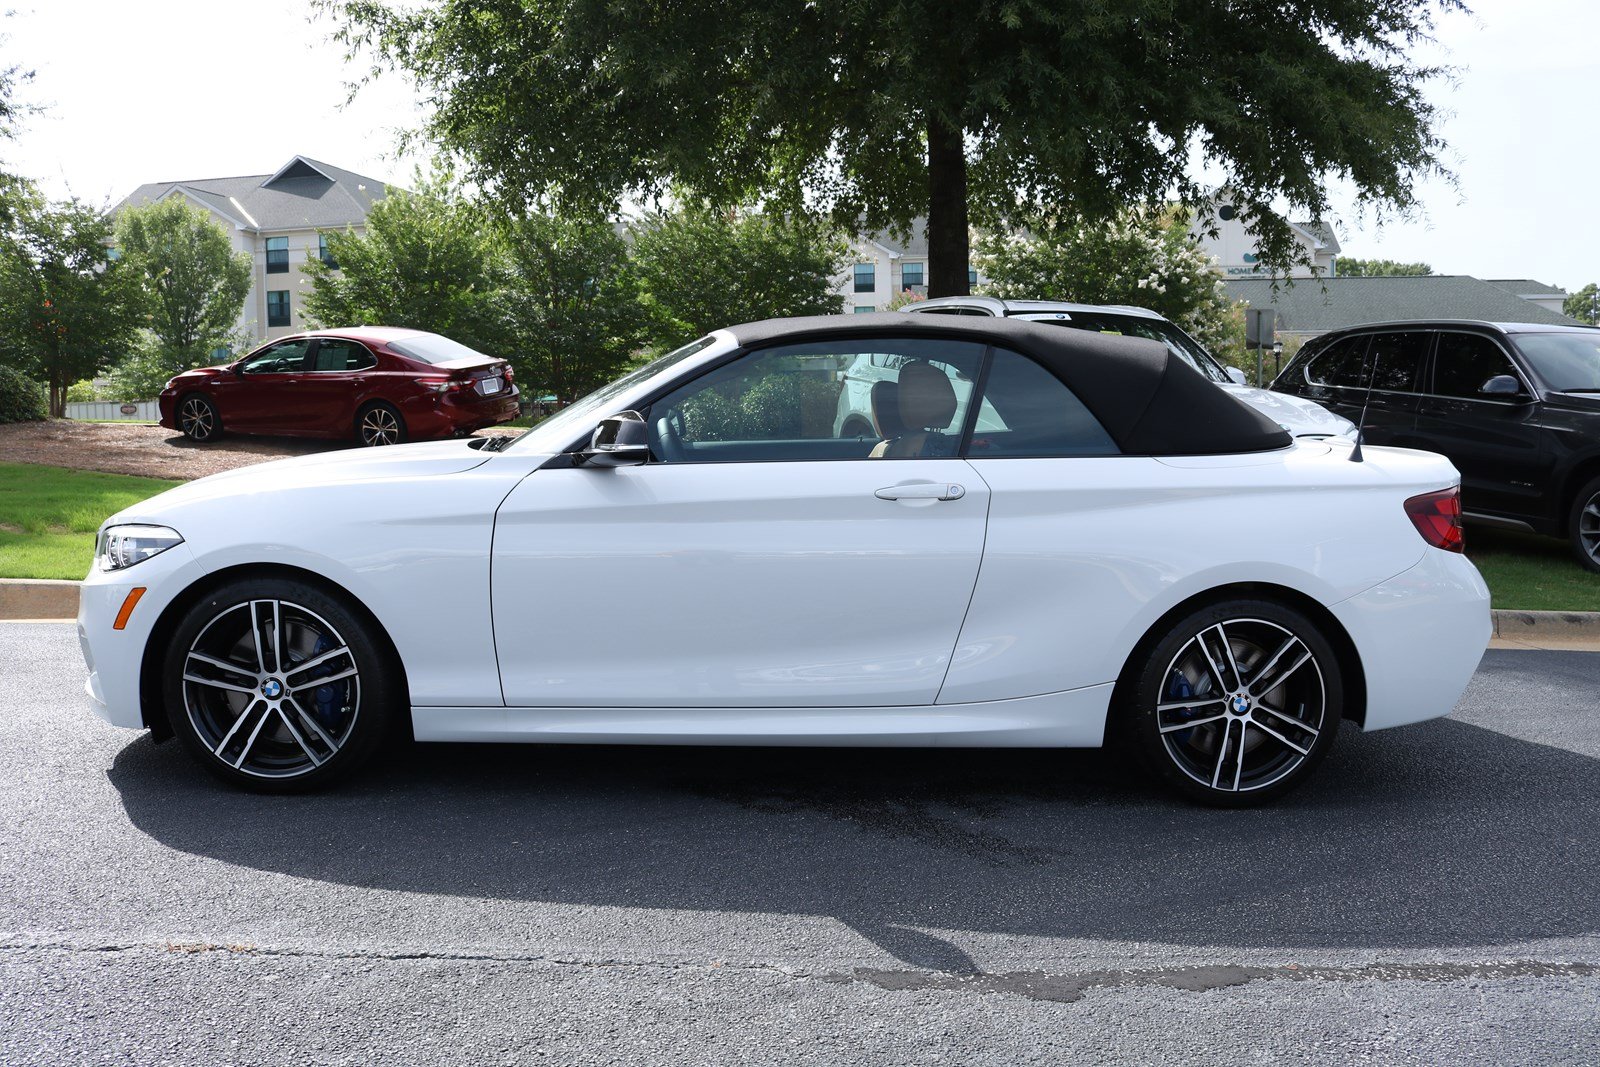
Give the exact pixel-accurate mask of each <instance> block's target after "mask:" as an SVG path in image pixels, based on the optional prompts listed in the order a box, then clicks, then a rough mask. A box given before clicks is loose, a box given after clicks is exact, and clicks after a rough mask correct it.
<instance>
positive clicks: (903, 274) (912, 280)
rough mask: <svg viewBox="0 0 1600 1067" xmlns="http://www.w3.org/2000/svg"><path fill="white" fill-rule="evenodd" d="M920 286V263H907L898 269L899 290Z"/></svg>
mask: <svg viewBox="0 0 1600 1067" xmlns="http://www.w3.org/2000/svg"><path fill="white" fill-rule="evenodd" d="M922 284H923V281H922V264H921V263H907V264H905V265H904V266H902V267H901V268H900V288H902V289H910V288H912V287H914V286H921V285H922Z"/></svg>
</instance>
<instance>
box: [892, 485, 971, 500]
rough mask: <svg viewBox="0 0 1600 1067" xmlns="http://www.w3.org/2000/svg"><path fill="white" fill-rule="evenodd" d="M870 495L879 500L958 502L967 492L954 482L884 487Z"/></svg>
mask: <svg viewBox="0 0 1600 1067" xmlns="http://www.w3.org/2000/svg"><path fill="white" fill-rule="evenodd" d="M872 495H873V496H875V497H877V498H878V499H879V500H960V499H961V498H962V497H964V496H966V495H967V491H966V489H964V488H963V487H961V486H959V485H957V484H956V483H955V482H913V483H912V484H910V485H890V486H885V487H884V488H882V489H879V490H878V491H877V492H876V493H873V494H872Z"/></svg>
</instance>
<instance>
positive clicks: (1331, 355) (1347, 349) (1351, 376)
mask: <svg viewBox="0 0 1600 1067" xmlns="http://www.w3.org/2000/svg"><path fill="white" fill-rule="evenodd" d="M1366 361H1367V335H1366V334H1357V335H1355V336H1354V337H1341V338H1339V340H1337V341H1335V342H1333V344H1331V345H1329V346H1328V348H1327V350H1326V351H1323V352H1320V353H1318V354H1317V355H1315V356H1313V357H1311V361H1310V362H1309V363H1307V364H1306V381H1308V382H1310V383H1311V384H1312V385H1342V386H1356V387H1362V388H1364V387H1365V386H1366V384H1367V377H1366V373H1365V372H1366Z"/></svg>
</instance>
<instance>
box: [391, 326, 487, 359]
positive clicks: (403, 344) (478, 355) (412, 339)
mask: <svg viewBox="0 0 1600 1067" xmlns="http://www.w3.org/2000/svg"><path fill="white" fill-rule="evenodd" d="M389 347H390V348H392V349H394V350H395V351H396V352H398V353H400V354H401V355H402V356H409V357H410V358H412V359H415V360H418V361H420V362H422V363H449V362H451V361H452V360H457V359H488V358H490V357H488V356H486V355H484V354H483V353H482V352H479V351H478V350H477V349H476V348H468V347H467V346H466V345H464V344H462V343H461V342H460V341H452V340H450V338H448V337H441V336H439V335H438V334H436V333H414V334H411V335H410V336H408V337H403V338H401V339H400V340H398V341H390V342H389Z"/></svg>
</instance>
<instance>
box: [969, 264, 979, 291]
mask: <svg viewBox="0 0 1600 1067" xmlns="http://www.w3.org/2000/svg"><path fill="white" fill-rule="evenodd" d="M977 284H978V272H977V271H975V270H973V269H972V268H971V267H968V268H967V286H968V288H971V287H972V286H974V285H977Z"/></svg>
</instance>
